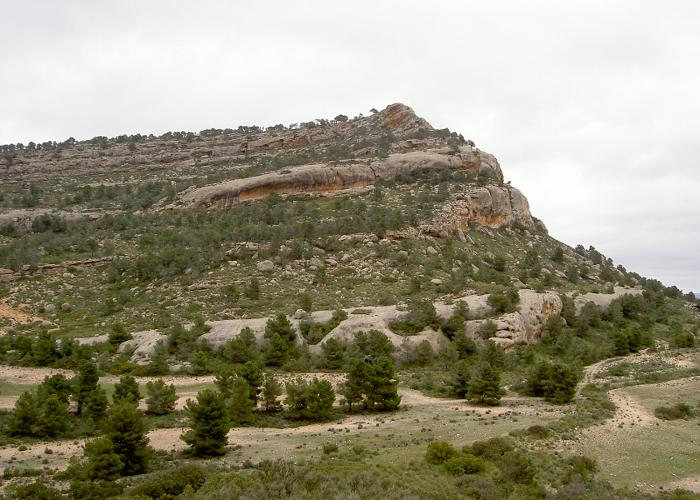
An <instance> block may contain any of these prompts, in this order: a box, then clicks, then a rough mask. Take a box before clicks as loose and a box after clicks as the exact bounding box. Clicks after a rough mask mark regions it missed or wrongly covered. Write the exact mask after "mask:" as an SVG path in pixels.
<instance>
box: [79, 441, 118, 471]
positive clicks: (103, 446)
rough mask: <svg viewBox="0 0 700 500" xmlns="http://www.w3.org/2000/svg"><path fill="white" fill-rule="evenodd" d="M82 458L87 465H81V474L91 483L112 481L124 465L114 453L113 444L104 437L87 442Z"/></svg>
mask: <svg viewBox="0 0 700 500" xmlns="http://www.w3.org/2000/svg"><path fill="white" fill-rule="evenodd" d="M83 456H84V457H85V458H86V459H87V463H84V464H81V468H82V469H83V470H82V472H83V473H84V474H85V476H86V479H89V480H91V481H114V480H116V479H118V478H119V475H120V474H121V472H122V470H123V469H124V463H123V462H122V460H121V458H120V457H119V455H118V454H117V453H116V452H115V451H114V444H113V443H112V441H111V440H109V439H107V438H104V437H101V438H97V439H94V440H92V441H89V442H88V443H87V444H86V445H85V452H84V455H83Z"/></svg>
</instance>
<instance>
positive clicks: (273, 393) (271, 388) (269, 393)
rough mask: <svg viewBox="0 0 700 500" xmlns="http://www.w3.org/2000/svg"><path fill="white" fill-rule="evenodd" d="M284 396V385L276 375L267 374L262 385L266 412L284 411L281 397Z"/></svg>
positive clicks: (262, 396)
mask: <svg viewBox="0 0 700 500" xmlns="http://www.w3.org/2000/svg"><path fill="white" fill-rule="evenodd" d="M281 395H282V384H280V383H279V382H278V381H277V379H276V378H275V376H274V375H272V374H271V373H266V374H265V376H264V379H263V385H262V393H261V398H262V403H263V407H264V408H265V411H279V410H281V409H282V403H280V401H279V397H280V396H281Z"/></svg>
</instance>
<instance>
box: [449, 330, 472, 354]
mask: <svg viewBox="0 0 700 500" xmlns="http://www.w3.org/2000/svg"><path fill="white" fill-rule="evenodd" d="M452 345H453V346H454V348H455V350H456V351H457V355H458V356H459V359H465V358H468V357H470V356H473V355H474V354H476V353H477V352H478V348H477V346H476V343H475V342H474V341H473V340H472V339H470V338H469V337H467V335H466V334H465V333H464V331H458V332H457V333H456V334H455V336H454V337H453V339H452Z"/></svg>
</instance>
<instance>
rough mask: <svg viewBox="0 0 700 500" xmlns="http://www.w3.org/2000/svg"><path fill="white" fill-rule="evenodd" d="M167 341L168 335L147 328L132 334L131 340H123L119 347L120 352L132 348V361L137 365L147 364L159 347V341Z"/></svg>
mask: <svg viewBox="0 0 700 500" xmlns="http://www.w3.org/2000/svg"><path fill="white" fill-rule="evenodd" d="M161 342H162V343H167V342H168V336H167V335H164V334H162V333H160V332H159V331H158V330H145V331H142V332H135V333H132V334H131V340H127V341H126V342H122V343H121V344H120V345H119V348H118V349H117V351H118V352H127V351H129V350H131V349H133V350H134V351H133V352H132V354H131V362H132V363H135V364H137V365H147V364H148V363H149V361H151V357H152V356H153V353H154V352H155V350H156V347H158V344H159V343H161Z"/></svg>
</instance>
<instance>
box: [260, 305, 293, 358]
mask: <svg viewBox="0 0 700 500" xmlns="http://www.w3.org/2000/svg"><path fill="white" fill-rule="evenodd" d="M265 339H266V340H267V345H266V347H265V362H266V363H267V364H268V365H270V366H282V365H283V364H284V363H285V362H286V361H287V360H288V359H289V358H290V357H291V356H292V354H293V352H294V347H295V346H294V342H295V340H296V332H295V331H294V328H292V325H291V323H290V322H289V320H288V319H287V317H286V316H285V315H284V314H282V313H280V314H278V315H277V316H275V318H273V319H271V320H269V321H268V322H267V325H265Z"/></svg>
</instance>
